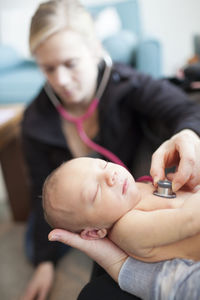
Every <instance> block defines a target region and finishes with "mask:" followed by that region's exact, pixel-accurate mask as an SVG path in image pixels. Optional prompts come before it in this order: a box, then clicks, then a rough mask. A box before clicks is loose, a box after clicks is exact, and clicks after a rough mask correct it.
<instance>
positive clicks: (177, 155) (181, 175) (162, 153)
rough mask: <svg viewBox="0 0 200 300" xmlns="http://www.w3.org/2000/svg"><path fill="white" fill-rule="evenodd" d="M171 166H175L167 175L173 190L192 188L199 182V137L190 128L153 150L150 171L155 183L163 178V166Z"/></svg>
mask: <svg viewBox="0 0 200 300" xmlns="http://www.w3.org/2000/svg"><path fill="white" fill-rule="evenodd" d="M172 166H176V167H177V168H176V172H175V173H174V174H169V176H168V178H169V179H170V180H172V189H173V191H174V192H176V191H177V190H179V189H180V188H181V187H182V186H186V187H188V188H190V189H193V188H195V187H196V186H197V185H198V184H199V183H200V138H199V137H198V135H197V134H196V133H194V132H193V131H192V130H189V129H185V130H182V131H181V132H179V133H177V134H175V135H174V136H173V137H172V138H171V139H169V140H167V141H165V142H164V143H163V144H162V145H161V146H160V147H159V148H158V149H157V150H156V151H155V152H154V154H153V156H152V162H151V170H150V173H151V176H152V177H153V180H154V184H155V185H156V183H157V182H158V180H163V179H165V168H168V167H172Z"/></svg>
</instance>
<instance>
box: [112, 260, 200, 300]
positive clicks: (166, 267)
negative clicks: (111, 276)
mask: <svg viewBox="0 0 200 300" xmlns="http://www.w3.org/2000/svg"><path fill="white" fill-rule="evenodd" d="M118 280H119V286H120V287H121V289H122V290H124V291H126V292H129V293H131V294H133V295H136V296H138V297H139V298H141V299H143V300H188V299H192V300H199V299H200V284H199V282H200V262H194V261H191V260H186V259H173V260H167V261H164V262H159V263H144V262H141V261H138V260H135V259H133V258H131V257H129V258H128V259H127V260H126V261H125V263H124V265H123V266H122V268H121V270H120V273H119V278H118Z"/></svg>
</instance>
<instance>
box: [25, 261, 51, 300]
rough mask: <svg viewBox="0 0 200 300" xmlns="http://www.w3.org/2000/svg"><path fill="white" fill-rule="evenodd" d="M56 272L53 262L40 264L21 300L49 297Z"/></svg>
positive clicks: (41, 299) (39, 299) (42, 299)
mask: <svg viewBox="0 0 200 300" xmlns="http://www.w3.org/2000/svg"><path fill="white" fill-rule="evenodd" d="M54 272H55V271H54V266H53V264H52V263H51V262H43V263H41V264H39V265H38V267H37V268H36V269H35V272H34V274H33V277H32V278H31V280H30V282H29V284H28V286H27V288H26V290H25V292H24V294H23V296H22V297H21V299H20V300H45V299H47V296H48V294H49V291H50V289H51V287H52V284H53V279H54Z"/></svg>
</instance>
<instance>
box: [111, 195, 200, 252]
mask: <svg viewBox="0 0 200 300" xmlns="http://www.w3.org/2000/svg"><path fill="white" fill-rule="evenodd" d="M199 204H200V195H199V193H196V194H193V195H192V196H191V197H190V199H187V201H185V202H184V204H183V206H182V207H180V208H175V209H162V210H155V211H150V212H146V211H139V210H133V211H130V212H129V213H127V214H126V215H125V216H124V217H123V218H121V219H120V220H119V221H118V222H117V223H116V225H115V226H114V227H113V229H112V231H111V233H110V235H109V236H110V238H111V240H113V241H114V242H115V243H116V244H117V245H118V246H119V247H121V248H123V250H124V251H126V252H127V253H129V254H133V255H136V256H143V257H145V256H148V255H149V253H150V252H151V251H152V249H154V248H156V247H160V246H164V245H168V244H171V243H174V242H177V241H180V240H183V239H185V238H187V237H190V236H193V235H196V234H197V233H200V209H199Z"/></svg>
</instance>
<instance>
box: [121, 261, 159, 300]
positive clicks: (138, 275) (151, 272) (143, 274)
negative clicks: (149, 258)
mask: <svg viewBox="0 0 200 300" xmlns="http://www.w3.org/2000/svg"><path fill="white" fill-rule="evenodd" d="M162 266H163V262H159V263H145V262H142V261H139V260H136V259H134V258H131V257H129V258H128V259H127V260H126V261H125V263H124V264H123V266H122V268H121V270H120V273H119V278H118V281H119V286H120V288H121V289H122V290H124V291H126V292H128V293H131V294H133V295H135V296H137V297H139V298H141V299H143V300H150V299H155V298H153V297H154V289H155V279H156V277H157V275H158V273H159V272H160V270H161V268H162Z"/></svg>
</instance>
